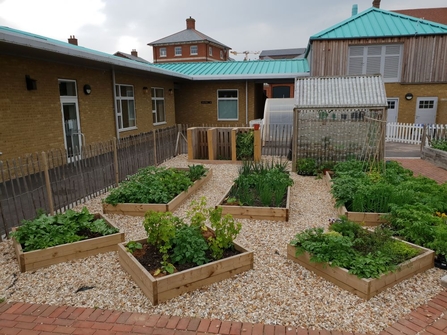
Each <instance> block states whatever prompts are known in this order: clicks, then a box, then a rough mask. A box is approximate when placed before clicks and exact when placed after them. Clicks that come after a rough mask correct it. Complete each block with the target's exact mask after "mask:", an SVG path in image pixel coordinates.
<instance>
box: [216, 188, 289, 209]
mask: <svg viewBox="0 0 447 335" xmlns="http://www.w3.org/2000/svg"><path fill="white" fill-rule="evenodd" d="M230 194H231V191H230ZM230 198H234V197H232V196H228V197H226V198H225V199H224V200H223V201H222V205H225V206H240V205H239V202H238V201H236V202H231V203H228V202H227V201H228V199H230ZM286 204H287V192H286V194H284V197H283V199H282V201H281V203H280V204H279V206H264V205H263V204H262V203H261V200H259V199H254V201H253V205H242V206H250V207H278V208H285V207H286Z"/></svg>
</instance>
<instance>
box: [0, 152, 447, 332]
mask: <svg viewBox="0 0 447 335" xmlns="http://www.w3.org/2000/svg"><path fill="white" fill-rule="evenodd" d="M393 160H396V161H398V162H400V163H402V166H403V167H405V168H407V169H410V170H412V171H413V172H414V174H415V175H419V174H421V175H424V176H427V177H429V178H432V179H434V180H436V181H437V182H438V183H444V182H446V181H447V170H444V169H441V168H439V167H436V166H434V165H433V164H430V163H428V162H426V161H424V160H421V159H405V158H395V159H393ZM0 334H19V335H50V334H92V335H103V334H152V335H196V334H197V335H210V334H222V335H224V334H225V335H360V334H358V333H355V334H354V333H349V332H344V331H327V330H314V329H305V328H299V327H284V326H274V325H264V324H261V323H258V324H251V323H242V322H230V321H220V320H209V319H197V318H181V317H178V316H168V315H152V314H144V313H130V312H118V311H111V310H103V309H94V308H81V307H70V306H50V305H40V304H29V303H6V302H3V303H1V304H0ZM398 334H404V335H416V334H418V335H419V334H420V335H446V334H447V291H446V290H444V291H442V292H441V293H439V294H438V295H436V296H435V297H434V298H432V299H431V300H430V301H429V302H428V303H427V304H426V305H422V306H419V307H418V308H416V309H415V310H414V311H412V312H411V313H409V314H408V315H405V316H404V317H402V318H401V319H399V320H398V321H397V322H395V323H394V324H392V325H390V326H389V327H388V328H386V329H385V330H383V331H381V332H380V335H398Z"/></svg>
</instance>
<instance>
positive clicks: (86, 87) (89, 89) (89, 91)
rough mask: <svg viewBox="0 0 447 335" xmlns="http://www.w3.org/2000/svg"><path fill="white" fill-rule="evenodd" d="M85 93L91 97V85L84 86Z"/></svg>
mask: <svg viewBox="0 0 447 335" xmlns="http://www.w3.org/2000/svg"><path fill="white" fill-rule="evenodd" d="M84 93H85V94H86V95H90V93H92V88H91V86H90V85H89V84H85V85H84Z"/></svg>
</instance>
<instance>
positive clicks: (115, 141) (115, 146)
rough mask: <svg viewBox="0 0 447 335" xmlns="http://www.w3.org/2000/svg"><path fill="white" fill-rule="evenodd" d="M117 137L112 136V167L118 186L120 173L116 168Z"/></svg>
mask: <svg viewBox="0 0 447 335" xmlns="http://www.w3.org/2000/svg"><path fill="white" fill-rule="evenodd" d="M117 146H118V145H117V139H116V137H114V138H113V167H114V169H115V183H116V185H117V186H118V184H119V182H120V174H119V170H118V148H117Z"/></svg>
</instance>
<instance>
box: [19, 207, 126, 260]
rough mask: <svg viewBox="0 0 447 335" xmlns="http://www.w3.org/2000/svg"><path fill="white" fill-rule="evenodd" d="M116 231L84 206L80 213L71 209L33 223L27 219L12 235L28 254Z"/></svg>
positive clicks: (41, 215)
mask: <svg viewBox="0 0 447 335" xmlns="http://www.w3.org/2000/svg"><path fill="white" fill-rule="evenodd" d="M117 232H118V229H116V228H114V227H111V226H109V225H108V224H107V223H106V221H105V220H103V219H95V216H94V215H93V214H90V213H89V211H88V209H87V207H84V208H83V209H82V210H81V211H80V212H76V211H73V210H71V209H69V210H67V211H66V212H65V213H63V214H56V215H54V216H51V215H47V214H40V215H39V216H38V217H36V218H35V219H34V220H24V221H23V222H22V225H21V226H20V227H18V228H17V230H16V231H14V232H12V233H11V236H13V237H14V238H15V239H16V240H17V242H19V243H20V244H21V245H22V248H23V251H25V252H26V251H32V250H39V249H45V248H49V247H53V246H56V245H61V244H66V243H73V242H77V241H80V240H84V239H86V238H88V236H86V235H88V234H89V233H90V234H94V233H96V234H98V235H102V236H103V235H109V234H114V233H117Z"/></svg>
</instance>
